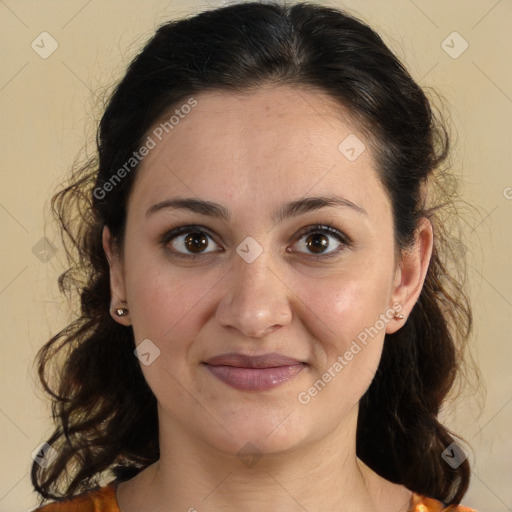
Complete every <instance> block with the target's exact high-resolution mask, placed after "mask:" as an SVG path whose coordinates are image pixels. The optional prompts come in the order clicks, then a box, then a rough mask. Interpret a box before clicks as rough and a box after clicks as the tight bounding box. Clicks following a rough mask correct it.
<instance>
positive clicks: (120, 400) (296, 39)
mask: <svg viewBox="0 0 512 512" xmlns="http://www.w3.org/2000/svg"><path fill="white" fill-rule="evenodd" d="M266 84H280V85H289V86H295V87H307V88H311V89H314V90H319V91H322V92H323V93H325V94H327V95H329V96H330V97H332V98H334V99H335V100H336V101H337V102H338V103H339V105H340V106H342V107H344V108H346V109H347V111H348V112H349V113H350V115H351V116H352V117H353V118H354V119H355V120H356V121H357V123H358V125H359V126H360V128H361V129H362V130H364V132H365V133H366V134H367V136H368V138H369V140H370V142H371V146H372V151H373V155H374V157H375V161H376V163H377V172H378V175H379V177H380V179H381V180H382V183H383V184H384V186H385V190H386V191H387V193H388V194H389V197H390V199H391V203H392V210H393V219H394V230H395V239H396V247H397V248H398V250H399V252H398V253H399V254H400V251H402V250H405V249H407V248H408V247H410V245H411V244H412V243H413V242H414V235H415V229H416V227H417V223H418V220H419V219H420V218H421V217H427V218H429V219H430V220H431V222H432V224H433V226H434V237H435V242H434V248H433V254H432V258H431V262H430V266H429V268H428V273H427V276H426V281H425V284H424V287H423V289H422V292H421V295H420V297H419V299H418V301H417V303H416V304H415V306H414V308H413V310H412V312H411V314H410V316H409V318H408V319H407V321H406V322H405V324H404V326H403V327H402V328H401V329H400V330H399V331H397V332H396V333H394V334H391V335H386V338H385V341H384V349H383V354H382V358H381V362H380V366H379V368H378V370H377V373H376V375H375V378H374V380H373V382H372V384H371V385H370V387H369V389H368V390H367V392H366V393H365V394H364V396H363V397H362V399H361V401H360V411H359V419H358V425H357V455H358V456H359V457H360V459H361V460H363V461H364V462H365V463H366V464H367V465H368V466H369V467H370V468H372V469H373V470H374V471H375V472H377V473H378V474H379V475H381V476H382V477H384V478H386V479H388V480H390V481H392V482H396V483H400V484H402V485H404V486H406V487H407V488H408V489H410V490H412V491H414V492H417V493H420V494H424V495H427V496H430V497H433V498H435V499H438V500H440V501H442V502H444V503H445V504H452V503H458V502H459V501H460V500H461V498H462V497H463V495H464V493H465V492H466V490H467V487H468V483H469V478H470V467H469V464H468V461H467V460H466V461H464V462H463V463H462V464H461V465H460V466H458V467H457V468H452V467H451V466H450V465H448V464H447V463H446V462H445V461H444V460H443V459H442V457H441V454H442V452H443V450H445V448H446V447H447V446H448V445H450V443H452V442H453V441H454V434H453V433H452V432H450V431H449V430H448V429H447V428H446V427H444V426H443V425H442V424H441V423H440V422H439V421H438V419H437V416H438V413H439V412H440V406H441V404H442V403H443V402H444V400H445V399H446V397H447V395H448V392H449V391H450V389H451V388H452V385H453V384H454V380H455V377H456V374H457V371H458V369H459V367H460V364H461V361H462V359H461V358H462V353H463V348H464V346H465V343H466V341H467V339H468V337H469V334H470V332H471V325H472V316H471V308H470V305H469V301H468V299H467V297H466V293H465V291H464V282H463V281H460V279H461V276H463V275H464V270H463V269H462V267H461V263H462V262H463V259H462V258H461V257H460V254H459V252H458V251H457V250H455V252H454V249H453V248H454V247H455V248H457V246H456V240H452V237H451V233H450V228H449V226H448V224H446V222H445V220H442V219H443V216H442V214H443V212H449V211H451V209H452V207H453V205H454V204H455V199H456V195H455V194H454V193H452V192H453V190H452V192H450V191H449V190H447V188H446V187H445V185H443V183H444V184H446V183H448V184H450V183H451V182H450V180H449V176H450V175H449V174H447V172H446V171H445V170H443V169H444V168H445V167H446V165H445V164H446V162H447V160H446V158H447V155H448V149H449V142H448V141H449V137H448V135H447V131H446V129H445V127H444V124H443V123H442V122H441V121H440V118H439V115H438V114H435V112H434V111H433V107H432V106H431V102H430V101H429V100H428V99H427V96H426V94H425V92H424V91H423V90H422V89H421V88H420V87H419V86H418V85H417V84H416V83H415V81H414V80H413V79H412V78H411V76H410V75H409V73H408V72H407V71H406V69H405V68H404V66H403V65H402V64H401V63H400V61H399V60H398V59H397V58H396V56H395V55H394V54H393V53H392V52H391V51H390V50H389V49H388V47H387V46H386V45H385V44H384V42H383V41H382V39H381V37H380V36H379V35H378V34H377V33H376V32H375V31H374V30H372V29H371V28H370V27H368V26H367V25H366V24H365V23H363V22H361V21H359V20H357V19H356V18H354V17H353V16H351V15H349V14H347V13H345V12H343V11H340V10H337V9H334V8H329V7H324V6H320V5H314V4H308V3H297V4H294V5H291V6H289V5H286V4H284V3H277V2H274V3H265V4H263V3H256V2H253V3H241V4H235V5H231V6H226V7H223V8H219V9H216V10H211V11H206V12H202V13H200V14H197V15H195V16H191V17H189V18H185V19H181V20H178V21H170V22H168V23H166V24H164V25H163V26H161V27H160V28H158V30H157V31H156V34H155V35H154V36H153V37H152V38H151V39H150V40H149V42H148V43H147V44H146V45H145V46H144V48H143V49H142V51H141V52H140V53H139V54H138V55H137V56H136V58H135V59H134V60H133V61H132V63H131V64H130V65H129V67H128V70H127V72H126V74H125V76H124V77H123V78H122V80H121V81H120V83H119V84H118V85H117V87H116V88H115V90H114V92H113V93H112V95H111V97H110V99H109V102H108V105H107V106H106V109H105V111H104V114H103V116H102V119H101V122H100V125H99V129H98V134H97V150H98V151H97V156H96V157H93V158H92V159H91V160H90V161H88V162H87V163H86V164H85V165H83V166H82V167H81V168H79V169H78V170H76V171H75V172H74V173H73V175H72V177H71V179H70V182H69V183H68V184H67V186H66V187H65V188H64V189H63V190H61V191H60V192H58V193H57V194H56V195H55V196H54V198H53V200H52V209H53V212H54V213H55V214H56V216H57V218H58V220H59V222H60V225H61V228H62V231H63V234H64V236H63V238H64V242H65V244H67V246H68V255H69V257H70V268H69V269H68V270H67V271H66V272H65V273H63V274H62V275H61V276H60V278H59V285H60V288H61V290H62V291H67V292H69V291H77V292H78V293H79V295H80V301H81V312H80V314H79V316H78V318H76V320H75V321H73V322H72V323H71V324H70V325H68V326H67V327H66V328H65V329H63V330H62V331H61V332H59V333H58V334H56V335H55V336H54V337H53V338H52V339H51V340H50V341H49V342H48V343H47V344H46V345H45V346H44V347H43V348H42V349H41V350H40V352H39V354H38V360H37V361H38V369H39V376H40V378H41V381H42V383H43V386H44V388H45V390H46V391H47V392H48V393H49V394H50V395H51V398H52V412H53V417H54V420H55V422H56V429H55V431H54V433H53V435H51V437H50V438H49V439H48V443H49V444H51V445H52V446H53V447H54V448H55V449H56V450H57V452H58V457H57V459H56V460H55V461H54V462H53V464H51V465H50V466H49V467H48V468H46V469H45V468H42V467H40V466H39V465H38V464H37V463H34V465H33V467H32V482H33V485H34V487H35V489H36V490H37V491H38V492H39V493H40V494H41V496H42V497H43V498H46V499H58V498H61V497H65V498H70V497H72V496H74V495H76V494H77V493H78V492H81V491H85V490H87V489H89V488H91V487H93V486H94V485H96V484H97V483H98V477H99V476H100V475H101V474H102V473H104V472H109V471H110V472H111V471H113V473H114V474H115V475H117V476H118V477H119V478H121V479H127V478H130V477H131V476H133V475H135V474H137V472H139V471H141V470H142V469H143V468H145V467H146V466H148V465H149V464H151V463H153V462H154V461H156V460H157V459H158V457H159V446H158V421H157V408H156V405H157V404H156V399H155V397H154V395H153V393H152V392H151V390H150V388H149V387H148V385H147V383H146V381H145V379H144V377H143V374H142V372H141V369H140V366H139V365H140V363H139V361H138V360H137V358H136V357H135V356H134V354H133V350H134V347H135V344H134V339H133V332H132V329H131V327H123V326H121V325H119V324H118V323H116V322H115V321H114V320H113V319H112V318H111V316H110V313H109V305H110V288H109V266H108V263H107V260H106V257H105V254H104V251H103V248H102V244H101V234H102V229H103V227H104V226H105V225H107V226H108V227H109V228H110V230H111V232H112V234H113V236H114V239H115V240H116V241H117V242H118V243H119V244H121V243H122V240H123V231H124V225H125V214H126V205H127V198H128V195H129V192H130V189H131V185H132V183H133V178H134V175H135V173H136V166H135V167H134V169H133V171H132V172H130V173H127V174H126V176H123V179H122V180H119V182H118V183H117V182H116V185H115V186H113V187H105V184H106V183H112V182H111V180H112V177H113V176H114V174H116V172H117V171H118V170H119V169H120V168H122V167H123V165H124V164H125V163H126V162H127V161H129V159H130V158H131V156H132V155H133V153H134V152H136V151H137V150H138V149H139V148H140V146H141V144H142V143H143V141H144V138H145V136H146V135H147V132H148V130H149V129H150V128H151V127H152V126H153V125H154V123H155V122H156V121H157V120H158V119H159V118H160V117H161V116H162V114H163V113H164V112H167V111H169V110H170V109H171V108H174V107H175V106H178V105H179V104H180V103H185V102H186V101H187V100H189V99H190V98H191V97H192V96H193V95H198V94H200V93H202V92H205V91H210V90H217V91H234V92H241V91H246V92H250V91H251V90H254V89H255V88H258V87H260V86H263V85H266ZM426 184H428V189H427V190H428V191H429V192H428V193H427V196H426V200H425V195H424V193H423V191H424V187H425V185H426ZM107 188H108V193H104V192H105V190H107ZM98 191H102V192H101V193H100V192H98ZM454 244H455V245H454ZM457 258H458V261H455V259H457ZM455 263H456V264H457V265H458V266H457V265H454V264H455ZM457 269H459V270H458V272H459V273H457V272H456V270H457ZM454 272H455V273H454ZM459 281H460V282H459ZM57 363H58V364H57ZM54 364H57V367H58V371H57V372H55V373H52V371H51V368H52V366H53V365H54ZM53 378H54V379H55V380H56V381H57V382H56V385H55V389H52V385H51V381H52V379H53Z"/></svg>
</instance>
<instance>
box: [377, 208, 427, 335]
mask: <svg viewBox="0 0 512 512" xmlns="http://www.w3.org/2000/svg"><path fill="white" fill-rule="evenodd" d="M433 244H434V235H433V229H432V224H431V223H430V221H429V220H428V219H427V218H426V217H422V218H421V219H420V220H419V221H418V225H417V228H416V233H415V244H414V246H413V247H411V248H410V249H406V250H405V251H404V252H403V253H402V261H401V265H400V268H399V269H398V270H397V273H396V275H395V282H394V289H393V294H392V296H391V303H392V304H401V306H402V308H401V309H400V314H401V315H403V317H404V318H396V317H395V318H396V320H395V321H391V322H389V323H388V325H387V327H386V333H387V334H392V333H394V332H396V331H397V330H398V329H399V328H400V327H401V326H402V325H403V324H404V323H405V322H406V321H407V320H406V319H407V317H408V316H409V314H410V312H411V311H412V308H413V307H414V305H415V304H416V302H417V300H418V298H419V296H420V293H421V290H422V288H423V284H424V282H425V278H426V276H427V271H428V267H429V264H430V258H431V256H432V249H433Z"/></svg>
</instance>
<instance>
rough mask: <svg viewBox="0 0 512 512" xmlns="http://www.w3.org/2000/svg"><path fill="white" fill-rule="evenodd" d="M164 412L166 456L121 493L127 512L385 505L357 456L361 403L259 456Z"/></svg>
mask: <svg viewBox="0 0 512 512" xmlns="http://www.w3.org/2000/svg"><path fill="white" fill-rule="evenodd" d="M160 412H161V411H160ZM159 417H160V454H161V456H160V459H159V460H158V461H157V462H156V463H155V464H153V465H151V466H149V467H148V468H146V469H145V470H144V471H142V472H141V473H140V474H139V475H137V477H135V479H133V484H132V485H131V486H128V487H127V488H126V492H125V491H124V490H123V493H119V495H118V496H119V501H120V507H121V509H122V511H123V512H131V510H132V509H133V510H139V509H140V510H142V509H146V510H152V511H155V512H156V511H162V512H163V511H164V510H165V511H166V512H171V511H178V510H187V511H190V512H196V511H198V512H214V511H218V510H223V511H225V512H234V511H237V512H238V511H239V510H244V512H261V510H268V509H274V510H279V511H280V512H299V511H300V512H304V510H307V511H308V512H317V511H318V512H320V511H325V510H341V511H350V512H363V511H368V510H380V509H382V510H384V509H386V507H383V506H382V505H383V503H382V501H381V499H382V498H383V497H384V496H383V494H382V493H381V492H380V491H379V489H378V487H379V486H378V484H377V482H378V480H382V479H380V477H378V476H376V475H375V473H373V472H372V471H371V470H370V469H369V468H368V467H367V466H365V465H364V464H363V463H362V462H361V461H360V460H359V459H357V456H356V450H355V439H356V425H357V409H355V410H354V411H353V415H351V417H347V419H346V422H345V423H344V424H343V425H340V426H339V429H337V430H336V431H333V432H330V433H329V434H328V435H323V436H321V437H320V438H319V439H315V440H312V441H309V442H307V443H306V442H304V443H302V444H301V445H300V446H299V447H295V448H294V449H293V450H288V451H286V452H279V453H269V454H265V453H264V454H259V455H261V457H260V458H258V457H256V458H250V457H239V456H237V454H236V453H227V452H221V451H219V450H218V449H216V448H214V447H212V446H208V445H206V444H201V443H199V442H198V441H197V439H196V438H193V436H191V435H190V432H189V431H186V429H180V428H179V426H178V425H176V424H173V422H172V421H171V420H170V419H169V418H165V415H164V414H160V415H159ZM164 420H165V421H164ZM128 483H129V482H128ZM122 485H124V484H122ZM403 497H405V494H402V498H403ZM137 507H138V508H137ZM395 510H396V509H395ZM403 510H407V507H406V508H404V509H403Z"/></svg>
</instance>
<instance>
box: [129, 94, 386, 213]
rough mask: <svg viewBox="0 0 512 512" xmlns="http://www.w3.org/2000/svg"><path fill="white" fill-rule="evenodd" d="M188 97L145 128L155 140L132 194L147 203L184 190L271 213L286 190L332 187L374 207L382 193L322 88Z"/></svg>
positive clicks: (361, 142) (348, 125)
mask: <svg viewBox="0 0 512 512" xmlns="http://www.w3.org/2000/svg"><path fill="white" fill-rule="evenodd" d="M194 100H195V101H196V102H197V104H196V106H195V107H194V108H192V109H186V111H189V113H188V114H183V113H182V115H181V116H180V117H179V122H177V123H176V124H173V125H172V128H170V127H169V126H167V130H165V129H162V127H163V126H165V125H163V124H161V123H160V120H159V121H158V122H156V123H155V124H154V125H153V126H152V128H151V129H150V130H149V131H148V136H150V137H152V139H154V141H155V143H156V144H155V147H154V148H153V149H151V150H150V152H149V154H148V155H147V156H146V157H145V158H144V160H143V161H142V163H141V165H140V166H139V169H138V170H137V177H136V180H135V183H134V190H133V191H132V196H133V200H134V201H135V202H137V203H143V204H144V205H146V206H150V204H149V203H151V204H153V203H156V202H158V201H163V200H165V199H166V198H167V197H168V196H169V195H173V196H176V195H186V196H187V197H190V196H198V197H201V198H203V199H211V200H214V201H216V202H222V200H223V199H225V201H226V202H230V204H232V205H233V208H236V206H237V203H238V205H239V206H240V207H243V208H245V209H247V208H253V207H254V208H256V207H257V205H262V204H263V203H268V204H267V206H269V208H268V211H269V212H270V211H271V210H274V208H270V205H271V204H273V205H274V206H276V205H278V204H279V203H281V202H282V201H283V200H284V199H285V198H286V199H296V198H298V197H302V196H305V195H308V194H318V195H324V194H327V193H333V192H334V193H340V194H342V195H345V196H347V197H348V199H350V200H351V201H353V202H355V203H357V204H361V203H364V204H365V206H364V207H365V208H366V205H368V208H367V210H370V211H371V210H374V211H373V215H382V214H383V212H382V211H379V208H378V206H379V201H380V202H384V203H385V202H386V201H385V200H386V197H385V194H384V191H383V189H382V186H381V184H380V180H379V179H378V176H377V174H376V172H375V166H374V161H373V157H372V155H371V153H370V150H369V147H368V143H367V141H366V140H365V137H364V136H363V135H362V134H361V132H360V130H359V129H358V127H357V125H356V123H354V122H353V120H351V119H350V116H349V115H348V113H347V112H346V111H345V110H344V109H343V108H342V107H341V105H339V103H337V102H336V101H335V100H333V99H332V98H330V97H329V96H327V95H326V94H324V93H322V92H320V91H316V90H311V89H303V88H300V89H299V88H295V87H290V86H273V87H265V88H260V89H257V90H254V91H250V92H246V93H243V94H242V93H230V92H213V91H212V92H206V93H202V94H199V95H197V96H195V97H194ZM184 103H185V102H184ZM179 109H180V107H179V105H178V106H176V105H175V106H174V107H173V108H172V109H171V111H170V112H167V113H165V114H164V115H163V116H162V118H161V120H162V121H163V122H165V121H166V120H169V118H170V117H171V116H172V115H173V113H176V110H179ZM177 119H178V117H176V120H177ZM159 127H160V129H159ZM155 134H157V135H155ZM345 141H347V142H345ZM347 149H348V150H349V152H348V153H347ZM351 150H352V151H351ZM354 156H356V158H354ZM381 206H382V208H384V209H385V208H389V205H388V204H382V205H381Z"/></svg>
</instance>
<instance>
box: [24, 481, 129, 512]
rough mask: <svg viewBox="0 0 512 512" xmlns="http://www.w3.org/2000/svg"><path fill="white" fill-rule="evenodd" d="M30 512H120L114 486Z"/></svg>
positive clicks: (100, 488)
mask: <svg viewBox="0 0 512 512" xmlns="http://www.w3.org/2000/svg"><path fill="white" fill-rule="evenodd" d="M32 512H120V510H119V507H118V505H117V500H116V484H115V483H114V482H110V483H109V484H108V485H106V486H104V487H99V488H96V489H92V490H90V491H87V492H85V493H83V494H80V495H79V496H76V497H74V498H71V499H69V500H62V501H55V502H53V503H49V504H48V505H45V506H43V507H40V508H37V509H35V510H33V511H32Z"/></svg>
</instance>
